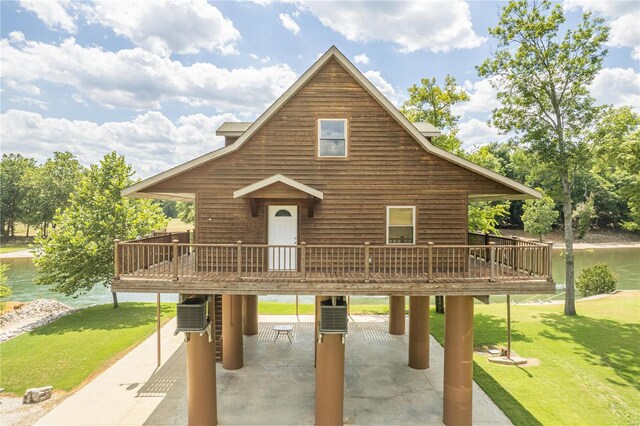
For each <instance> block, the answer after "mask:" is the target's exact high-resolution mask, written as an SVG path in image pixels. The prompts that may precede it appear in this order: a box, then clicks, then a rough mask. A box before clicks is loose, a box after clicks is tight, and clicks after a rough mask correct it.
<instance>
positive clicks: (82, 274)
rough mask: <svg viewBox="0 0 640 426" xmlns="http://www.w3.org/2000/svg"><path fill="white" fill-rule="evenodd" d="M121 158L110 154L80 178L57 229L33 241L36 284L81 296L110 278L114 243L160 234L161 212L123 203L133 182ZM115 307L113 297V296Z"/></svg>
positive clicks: (59, 214)
mask: <svg viewBox="0 0 640 426" xmlns="http://www.w3.org/2000/svg"><path fill="white" fill-rule="evenodd" d="M132 175H133V171H132V168H131V166H130V165H129V164H127V163H126V162H125V160H124V157H123V156H120V155H118V154H116V153H115V152H112V153H110V154H107V155H105V156H104V158H103V159H102V161H101V162H100V164H97V165H92V166H91V167H90V168H89V169H88V170H87V172H86V173H85V174H84V175H83V176H82V177H81V178H80V181H79V182H78V183H77V185H76V187H75V188H74V190H73V192H72V193H71V196H70V198H69V206H68V207H67V208H66V209H64V210H58V211H57V212H56V214H55V217H54V221H55V223H56V224H57V226H56V227H55V229H53V230H52V231H51V233H50V234H49V235H48V236H46V237H45V236H40V237H38V238H36V241H35V243H36V253H38V256H37V257H36V258H35V260H34V261H35V265H36V268H37V271H38V276H37V278H36V282H37V284H43V285H52V286H53V288H52V289H53V290H54V291H57V292H60V293H64V294H65V295H67V296H71V295H75V296H77V295H81V294H84V293H86V292H88V291H89V290H91V289H92V288H93V286H94V285H95V284H97V283H101V284H103V285H104V286H105V287H106V286H108V285H109V282H110V280H111V278H112V277H113V240H114V239H116V238H119V239H123V240H127V239H133V238H136V237H137V236H140V235H146V234H149V233H151V231H153V230H154V229H161V228H164V227H165V226H166V224H167V219H166V217H165V216H164V215H163V213H162V209H161V208H160V206H158V205H157V204H153V203H152V201H150V200H138V199H132V198H123V197H122V196H121V195H120V191H121V190H122V189H124V188H126V187H128V186H130V185H132V184H134V183H135V181H134V180H133V179H132V178H131V176H132ZM113 298H114V307H117V297H116V295H115V293H114V294H113Z"/></svg>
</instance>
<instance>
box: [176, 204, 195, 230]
mask: <svg viewBox="0 0 640 426" xmlns="http://www.w3.org/2000/svg"><path fill="white" fill-rule="evenodd" d="M176 210H177V216H178V219H180V220H181V221H183V222H184V223H189V224H191V225H193V224H194V223H195V222H196V209H195V206H194V204H193V203H182V202H180V201H178V202H177V203H176Z"/></svg>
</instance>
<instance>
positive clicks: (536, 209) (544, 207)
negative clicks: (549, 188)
mask: <svg viewBox="0 0 640 426" xmlns="http://www.w3.org/2000/svg"><path fill="white" fill-rule="evenodd" d="M538 190H539V191H541V190H540V189H538ZM541 192H542V191H541ZM558 217H560V213H559V212H558V211H557V210H556V203H555V202H554V201H553V198H551V197H549V196H548V195H543V196H542V198H541V199H539V200H527V201H525V203H524V209H523V213H522V222H523V223H524V230H525V231H527V232H530V233H532V234H535V235H537V236H538V237H539V238H540V241H542V236H543V235H545V234H548V233H549V232H551V227H552V226H553V225H554V224H555V223H556V222H557V221H558Z"/></svg>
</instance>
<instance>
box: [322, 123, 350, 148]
mask: <svg viewBox="0 0 640 426" xmlns="http://www.w3.org/2000/svg"><path fill="white" fill-rule="evenodd" d="M346 156H347V120H343V119H340V120H318V157H346Z"/></svg>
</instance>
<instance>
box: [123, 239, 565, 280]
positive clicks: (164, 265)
mask: <svg viewBox="0 0 640 426" xmlns="http://www.w3.org/2000/svg"><path fill="white" fill-rule="evenodd" d="M170 237H171V242H166V241H164V240H163V241H162V242H159V241H157V240H154V239H153V238H149V239H144V240H133V241H123V242H120V241H116V243H115V248H114V268H115V271H114V273H115V277H116V278H149V279H174V280H179V279H193V278H199V279H203V278H207V277H211V278H212V279H213V277H214V276H218V277H220V276H225V277H227V278H229V276H233V277H235V278H236V279H252V278H255V277H264V278H265V279H279V278H287V279H292V278H294V279H295V278H298V279H300V280H301V281H304V280H306V279H327V280H331V279H333V278H340V277H342V278H344V277H347V278H351V279H354V280H362V281H365V282H366V281H368V280H370V279H376V280H400V281H402V280H405V279H406V280H414V281H415V280H416V279H424V280H425V281H437V280H450V279H483V280H488V281H503V280H520V279H546V280H549V281H551V280H552V275H551V245H550V244H541V243H537V242H531V241H524V240H519V241H516V243H514V244H510V243H506V242H505V240H508V241H514V240H511V239H506V238H501V237H498V238H501V239H500V240H491V241H489V242H488V244H467V245H438V244H433V243H428V244H427V245H406V246H397V245H372V244H369V243H364V244H362V245H312V244H306V243H301V244H298V245H266V244H243V243H242V242H240V241H239V242H237V243H236V244H192V243H189V242H185V241H183V240H184V237H180V238H177V237H176V234H173V235H171V236H170ZM154 238H155V237H154ZM187 238H188V236H187ZM470 238H475V237H470ZM491 238H494V236H491Z"/></svg>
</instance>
